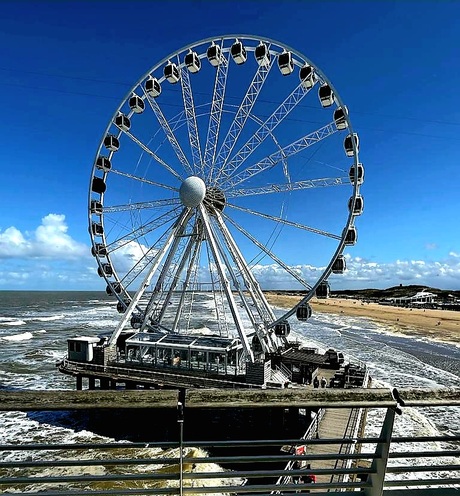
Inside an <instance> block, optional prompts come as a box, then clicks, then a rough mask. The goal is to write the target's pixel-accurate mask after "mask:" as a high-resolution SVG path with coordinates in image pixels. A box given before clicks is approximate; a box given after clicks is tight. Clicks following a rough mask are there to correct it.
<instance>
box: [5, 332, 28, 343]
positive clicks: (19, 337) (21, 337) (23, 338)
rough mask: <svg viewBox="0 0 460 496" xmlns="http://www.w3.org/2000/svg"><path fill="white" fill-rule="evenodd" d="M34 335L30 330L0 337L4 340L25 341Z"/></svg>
mask: <svg viewBox="0 0 460 496" xmlns="http://www.w3.org/2000/svg"><path fill="white" fill-rule="evenodd" d="M33 337H34V335H33V334H32V333H31V332H23V333H22V334H13V335H12V336H3V337H1V338H0V339H3V340H4V341H27V340H28V339H32V338H33Z"/></svg>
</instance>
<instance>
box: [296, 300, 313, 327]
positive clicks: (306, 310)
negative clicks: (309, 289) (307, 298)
mask: <svg viewBox="0 0 460 496" xmlns="http://www.w3.org/2000/svg"><path fill="white" fill-rule="evenodd" d="M295 314H296V317H297V320H300V321H301V322H305V321H306V320H308V319H309V318H310V317H311V306H310V305H309V304H308V303H301V304H300V305H299V306H298V307H297V310H296V312H295Z"/></svg>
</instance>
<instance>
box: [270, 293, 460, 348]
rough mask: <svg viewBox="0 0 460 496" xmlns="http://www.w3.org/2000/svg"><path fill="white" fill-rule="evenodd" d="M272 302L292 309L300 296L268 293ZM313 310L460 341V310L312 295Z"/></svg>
mask: <svg viewBox="0 0 460 496" xmlns="http://www.w3.org/2000/svg"><path fill="white" fill-rule="evenodd" d="M267 299H268V300H269V302H270V303H271V304H272V305H275V306H279V307H282V308H289V307H292V306H293V305H295V303H297V302H298V301H299V297H298V296H288V295H277V294H273V293H272V294H268V295H267ZM310 304H311V306H312V309H313V312H315V311H317V312H325V313H337V314H343V315H350V316H356V317H367V318H370V319H373V320H374V321H376V322H379V323H381V324H386V325H387V329H388V331H390V332H395V333H400V334H406V335H411V336H416V335H418V336H424V337H428V338H431V339H436V340H438V341H444V342H446V343H451V344H457V345H458V344H460V312H455V311H451V310H431V309H422V308H420V309H419V308H413V309H411V308H400V307H393V306H388V305H379V304H378V303H364V302H362V301H360V300H353V299H344V298H328V299H317V298H313V299H312V300H311V301H310Z"/></svg>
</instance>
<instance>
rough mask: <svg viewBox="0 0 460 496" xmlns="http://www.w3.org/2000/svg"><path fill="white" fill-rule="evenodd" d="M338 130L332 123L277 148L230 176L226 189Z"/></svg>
mask: <svg viewBox="0 0 460 496" xmlns="http://www.w3.org/2000/svg"><path fill="white" fill-rule="evenodd" d="M336 132H337V127H336V126H335V124H334V123H330V124H327V125H326V126H323V127H322V128H320V129H318V130H316V131H313V132H312V133H309V134H307V135H306V136H304V137H302V138H300V139H298V140H296V141H294V142H293V143H290V144H289V145H287V146H285V147H283V148H281V150H277V151H276V152H274V153H272V154H270V155H268V157H265V158H264V159H262V160H260V161H259V162H257V163H256V164H254V165H251V166H250V167H248V168H246V169H244V170H243V171H242V172H240V173H239V174H236V175H234V176H232V177H229V178H228V180H227V181H226V183H225V186H224V190H227V189H232V188H234V187H235V186H237V185H238V184H240V183H242V182H244V181H247V180H248V179H251V178H252V177H254V176H255V175H257V174H260V173H261V172H264V171H266V170H269V169H271V168H273V167H275V165H277V164H278V163H279V162H281V161H283V160H285V159H286V158H288V157H290V156H292V155H295V154H296V153H299V152H301V151H303V150H305V149H306V148H308V147H310V146H312V145H314V144H315V143H318V142H319V141H321V140H323V139H325V138H327V137H328V136H330V135H331V134H334V133H336Z"/></svg>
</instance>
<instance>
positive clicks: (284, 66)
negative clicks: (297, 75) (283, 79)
mask: <svg viewBox="0 0 460 496" xmlns="http://www.w3.org/2000/svg"><path fill="white" fill-rule="evenodd" d="M278 67H279V70H280V71H281V74H282V75H283V76H289V74H292V71H293V70H294V61H293V60H292V53H291V52H288V51H287V50H284V51H283V52H282V53H280V54H279V55H278Z"/></svg>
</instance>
